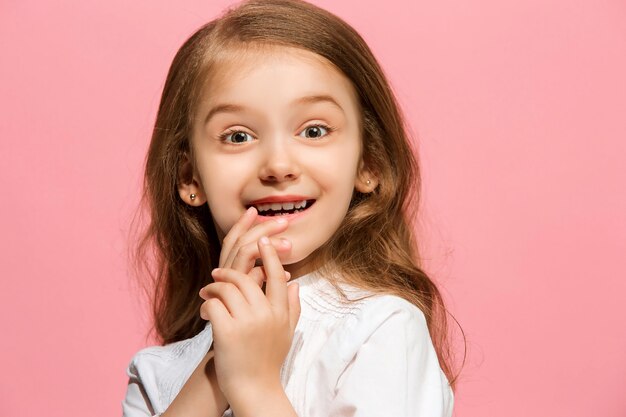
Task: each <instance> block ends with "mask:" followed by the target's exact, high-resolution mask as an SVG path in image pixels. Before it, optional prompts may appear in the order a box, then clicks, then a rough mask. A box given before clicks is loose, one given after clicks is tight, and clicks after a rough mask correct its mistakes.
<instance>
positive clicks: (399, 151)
mask: <svg viewBox="0 0 626 417" xmlns="http://www.w3.org/2000/svg"><path fill="white" fill-rule="evenodd" d="M264 45H265V46H267V45H270V46H272V45H273V46H281V45H282V46H290V47H296V48H301V49H305V50H308V51H311V52H314V53H316V54H318V55H320V56H322V57H324V58H326V59H327V60H328V61H330V62H331V63H332V64H333V65H334V66H335V67H336V68H337V69H338V70H339V71H341V72H343V74H345V75H346V76H347V77H348V78H349V79H350V80H351V82H352V84H353V86H354V88H355V90H356V92H357V93H358V96H359V101H360V107H361V116H362V118H361V126H362V144H363V154H362V157H363V160H364V162H365V165H366V167H367V168H368V169H369V170H370V171H371V172H373V173H374V174H375V175H376V178H377V180H378V186H377V188H376V189H375V191H374V192H372V193H369V194H361V193H359V192H357V191H356V190H355V192H354V194H353V198H352V202H351V204H350V208H349V210H348V213H347V215H346V218H345V220H344V222H343V224H342V225H341V226H340V227H339V229H338V230H337V231H336V233H335V234H334V236H333V237H332V238H331V239H330V240H329V241H328V242H326V243H325V244H324V245H323V246H322V247H320V248H319V249H318V250H317V251H316V255H318V256H316V257H315V259H316V262H317V266H318V267H319V268H320V269H324V271H325V272H326V273H327V274H326V276H329V277H330V276H334V275H335V273H338V275H340V276H341V277H342V280H343V281H344V282H346V283H348V284H351V285H353V286H356V287H359V288H362V289H365V290H370V291H372V292H374V293H386V294H395V295H398V296H400V297H403V298H404V299H406V300H408V301H410V302H411V303H413V304H414V305H416V306H417V307H419V308H420V309H421V311H422V312H423V313H424V315H425V317H426V321H427V324H428V327H429V331H430V333H431V337H432V339H433V344H434V346H435V349H436V351H437V354H438V357H439V362H440V365H441V367H442V369H443V371H444V372H445V374H446V375H447V377H448V380H449V381H450V385H451V386H452V387H454V383H455V380H456V375H455V374H454V372H453V369H452V356H451V349H450V347H449V344H448V327H447V324H446V323H447V320H446V318H447V317H446V315H447V311H446V309H445V307H444V303H443V300H442V297H441V294H440V292H439V290H438V288H437V286H436V285H435V283H434V282H433V281H432V280H431V279H430V278H429V276H428V275H427V274H426V273H425V272H424V271H423V270H422V269H421V268H420V256H419V253H418V246H417V241H416V237H415V236H414V235H413V230H415V229H414V228H415V227H416V223H415V222H416V219H417V212H418V207H419V200H420V186H421V180H420V171H419V165H418V163H417V159H416V156H415V155H416V149H414V148H413V146H412V144H411V141H410V140H409V138H408V135H407V131H409V129H408V126H407V125H405V121H404V118H403V116H402V114H401V112H400V110H399V105H398V103H397V101H396V99H395V97H394V94H393V92H392V90H391V88H390V86H389V83H388V81H387V80H386V78H385V76H384V73H383V70H382V69H381V67H380V65H379V64H378V62H377V61H376V59H375V57H374V56H373V54H372V52H371V51H370V49H369V47H368V46H367V44H366V43H365V41H364V40H363V39H362V37H361V36H360V35H359V34H358V33H357V32H356V31H355V30H354V29H353V28H352V27H351V26H350V25H348V24H347V23H346V22H344V21H343V20H341V19H340V18H338V17H337V16H335V15H333V14H331V13H330V12H327V11H325V10H323V9H320V8H318V7H316V6H314V5H312V4H309V3H306V2H304V1H300V0H267V1H263V0H252V1H247V2H244V3H242V4H240V5H238V6H237V7H235V8H233V9H230V10H227V11H226V12H225V13H224V14H223V15H222V16H221V17H219V18H217V19H215V20H213V21H211V22H209V23H208V24H206V25H204V26H203V27H201V28H200V29H199V30H198V31H197V32H195V33H194V34H193V35H192V36H191V37H190V38H189V39H188V40H187V41H186V42H185V43H184V44H183V46H182V47H181V48H180V50H179V51H178V53H177V54H176V56H175V57H174V61H173V62H172V65H171V67H170V70H169V73H168V75H167V80H166V82H165V86H164V89H163V95H162V97H161V103H160V105H159V110H158V114H157V119H156V123H155V126H154V132H153V135H152V141H151V143H150V147H149V150H148V155H147V160H146V171H145V178H144V185H145V192H144V195H143V200H142V201H143V203H144V207H146V209H147V211H148V213H149V222H148V224H147V226H146V230H145V232H144V234H143V237H142V238H141V240H140V241H139V244H138V246H137V251H136V253H135V256H136V259H135V261H136V262H137V265H139V264H141V265H143V266H145V267H147V269H148V270H147V274H146V275H147V276H149V277H152V278H153V280H152V281H151V286H150V288H151V290H150V291H151V297H150V298H151V300H152V303H153V304H152V308H153V315H154V326H155V327H154V328H155V330H156V333H157V335H158V337H159V338H160V340H161V341H162V342H163V343H170V342H175V341H178V340H182V339H186V338H189V337H192V336H194V335H196V334H197V333H198V332H199V331H200V330H201V329H202V328H203V327H204V325H205V323H204V321H203V320H202V319H201V318H200V315H199V313H198V310H199V307H200V305H201V303H202V300H201V299H200V298H199V297H198V292H199V290H200V288H202V287H203V286H205V285H208V284H209V283H211V282H212V278H211V276H210V271H211V269H213V268H215V267H217V266H218V260H219V253H220V249H221V243H220V241H219V239H218V236H217V233H216V230H215V227H214V224H213V221H212V219H211V214H210V211H209V208H208V207H207V205H206V204H205V205H203V206H201V207H191V206H189V205H187V204H186V203H184V202H183V201H182V200H181V199H180V198H179V196H178V191H177V179H178V172H179V171H178V170H179V167H180V165H181V163H182V161H183V158H184V157H185V155H190V154H191V153H192V149H191V146H190V140H189V138H190V137H191V132H192V126H193V121H194V117H195V112H196V110H197V103H198V100H199V95H200V93H199V92H200V91H202V87H203V86H204V83H205V82H206V80H207V79H208V77H209V75H210V73H211V72H210V71H211V68H212V66H213V65H215V63H216V62H217V60H218V56H219V55H220V54H222V53H227V52H228V51H233V50H234V51H237V50H241V49H245V48H251V47H252V48H254V47H262V46H264ZM326 260H332V262H325V261H326ZM331 269H332V270H331ZM331 282H332V283H333V285H335V286H336V288H337V289H338V290H339V291H340V293H341V288H340V287H339V286H338V284H337V283H336V282H333V281H331Z"/></svg>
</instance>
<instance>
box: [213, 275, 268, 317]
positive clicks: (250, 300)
mask: <svg viewBox="0 0 626 417" xmlns="http://www.w3.org/2000/svg"><path fill="white" fill-rule="evenodd" d="M211 275H212V276H213V278H215V279H216V280H219V282H221V283H229V284H232V285H234V286H235V287H237V289H238V290H239V293H240V294H241V295H243V297H244V298H245V300H246V303H247V304H248V306H251V307H252V309H254V307H255V306H256V305H259V303H262V302H264V301H265V295H264V294H263V291H261V288H260V286H259V285H258V284H257V283H256V282H254V280H252V279H250V277H249V276H248V275H246V274H244V273H242V272H239V271H235V270H234V269H228V268H216V269H214V270H213V271H212V272H211Z"/></svg>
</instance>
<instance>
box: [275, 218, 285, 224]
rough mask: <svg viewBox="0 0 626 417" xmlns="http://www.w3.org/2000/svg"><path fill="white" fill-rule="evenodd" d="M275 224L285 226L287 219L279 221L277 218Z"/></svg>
mask: <svg viewBox="0 0 626 417" xmlns="http://www.w3.org/2000/svg"><path fill="white" fill-rule="evenodd" d="M276 223H278V224H285V223H287V219H280V218H278V219H276Z"/></svg>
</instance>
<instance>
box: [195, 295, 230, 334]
mask: <svg viewBox="0 0 626 417" xmlns="http://www.w3.org/2000/svg"><path fill="white" fill-rule="evenodd" d="M200 317H202V318H203V319H204V320H208V321H210V322H211V326H212V327H213V331H214V332H215V329H216V328H220V329H221V328H222V327H223V326H224V325H227V324H228V323H229V322H230V320H232V317H231V315H230V314H229V313H228V310H227V309H226V307H225V306H224V304H222V302H221V301H220V300H218V299H217V298H211V299H210V300H207V301H205V302H204V303H202V305H201V306H200Z"/></svg>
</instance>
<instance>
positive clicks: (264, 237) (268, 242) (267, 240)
mask: <svg viewBox="0 0 626 417" xmlns="http://www.w3.org/2000/svg"><path fill="white" fill-rule="evenodd" d="M259 240H260V241H261V244H262V245H269V244H270V240H269V239H268V238H267V236H262V237H261V239H259Z"/></svg>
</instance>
